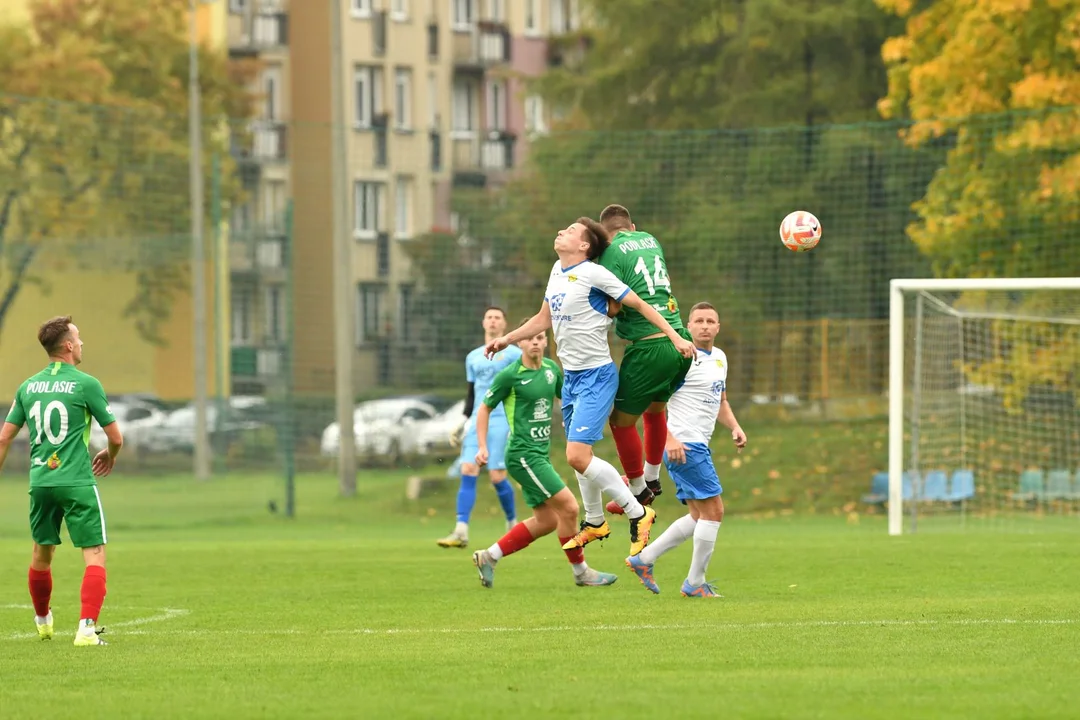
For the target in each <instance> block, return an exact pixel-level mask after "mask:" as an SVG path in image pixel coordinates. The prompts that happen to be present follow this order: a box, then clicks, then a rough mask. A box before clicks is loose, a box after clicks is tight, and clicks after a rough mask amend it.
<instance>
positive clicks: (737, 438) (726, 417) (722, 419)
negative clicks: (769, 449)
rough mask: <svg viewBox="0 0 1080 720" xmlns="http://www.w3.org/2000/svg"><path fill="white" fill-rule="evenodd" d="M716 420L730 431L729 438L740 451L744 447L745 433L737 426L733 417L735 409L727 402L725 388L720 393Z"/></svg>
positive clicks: (737, 423)
mask: <svg viewBox="0 0 1080 720" xmlns="http://www.w3.org/2000/svg"><path fill="white" fill-rule="evenodd" d="M716 422H718V423H720V424H721V425H723V426H724V427H726V428H727V429H728V430H730V431H731V439H732V441H733V442H734V443H735V447H736V448H738V450H739V452H742V449H743V448H744V447H746V433H745V432H743V429H742V427H740V426H739V421H738V420H736V419H735V411H734V410H732V409H731V405H729V404H728V401H727V391H726V390H725V391H724V392H723V393H721V394H720V410H719V411H718V412H717V413H716Z"/></svg>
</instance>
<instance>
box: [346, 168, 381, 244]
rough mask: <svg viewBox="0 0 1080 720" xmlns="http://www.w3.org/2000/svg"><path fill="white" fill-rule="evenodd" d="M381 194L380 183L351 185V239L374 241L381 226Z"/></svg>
mask: <svg viewBox="0 0 1080 720" xmlns="http://www.w3.org/2000/svg"><path fill="white" fill-rule="evenodd" d="M382 194H383V187H382V185H381V184H380V183H373V182H363V181H360V182H356V183H354V184H353V237H354V238H356V239H357V240H374V239H375V235H376V234H377V233H378V232H379V229H380V228H381V226H382Z"/></svg>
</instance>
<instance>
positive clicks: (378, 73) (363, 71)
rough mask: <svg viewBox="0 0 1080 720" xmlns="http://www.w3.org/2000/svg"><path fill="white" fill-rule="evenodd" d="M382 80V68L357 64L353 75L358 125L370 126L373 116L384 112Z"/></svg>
mask: <svg viewBox="0 0 1080 720" xmlns="http://www.w3.org/2000/svg"><path fill="white" fill-rule="evenodd" d="M382 80H383V76H382V68H377V67H371V66H368V65H357V66H356V70H355V73H354V75H353V93H354V95H355V114H356V116H355V123H356V127H358V128H364V129H366V128H370V127H371V120H372V117H374V116H375V115H378V114H379V113H381V112H382V97H383V93H382Z"/></svg>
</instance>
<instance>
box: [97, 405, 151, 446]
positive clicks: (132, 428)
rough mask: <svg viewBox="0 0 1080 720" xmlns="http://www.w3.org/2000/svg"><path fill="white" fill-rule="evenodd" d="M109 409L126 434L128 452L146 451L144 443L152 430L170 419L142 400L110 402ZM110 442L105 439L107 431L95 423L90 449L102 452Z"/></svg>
mask: <svg viewBox="0 0 1080 720" xmlns="http://www.w3.org/2000/svg"><path fill="white" fill-rule="evenodd" d="M109 408H110V409H111V410H112V413H113V416H114V417H115V418H116V421H117V422H118V423H120V431H121V432H122V433H123V434H124V446H125V448H126V449H127V450H128V451H136V452H137V451H139V450H142V449H145V447H144V441H145V439H146V435H147V433H148V432H150V431H151V428H155V427H160V426H161V425H164V424H165V421H166V419H168V413H166V412H165V411H164V410H162V409H161V408H160V407H158V406H157V405H154V404H150V403H148V402H145V401H142V400H112V399H110V400H109ZM108 444H109V441H108V440H107V439H106V437H105V431H104V430H102V429H101V426H100V425H98V423H97V422H96V421H95V422H94V423H93V424H92V425H91V427H90V447H91V448H93V449H94V450H101V449H103V448H105V447H107V446H108Z"/></svg>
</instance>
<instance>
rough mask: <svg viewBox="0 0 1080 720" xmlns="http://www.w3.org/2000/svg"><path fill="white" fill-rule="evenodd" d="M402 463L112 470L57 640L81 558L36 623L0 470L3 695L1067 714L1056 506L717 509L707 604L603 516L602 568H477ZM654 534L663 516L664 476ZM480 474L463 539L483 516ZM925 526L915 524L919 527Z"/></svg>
mask: <svg viewBox="0 0 1080 720" xmlns="http://www.w3.org/2000/svg"><path fill="white" fill-rule="evenodd" d="M402 479H403V474H401V473H396V474H395V473H384V474H377V475H372V476H370V477H369V478H367V479H366V480H364V481H362V483H361V492H360V494H359V495H358V497H356V498H355V499H349V500H340V499H338V498H337V497H336V485H335V482H334V480H333V479H332V478H329V477H325V476H323V477H319V476H310V477H302V478H300V480H299V483H298V508H299V514H298V517H297V518H296V519H293V520H289V519H286V518H283V517H281V516H280V515H274V514H271V513H270V512H268V511H267V500H268V499H270V498H278V499H279V500H280V496H281V490H280V483H279V481H277V480H272V479H270V478H266V477H244V476H235V477H232V478H230V479H228V480H219V481H214V482H212V483H209V484H205V485H200V484H198V483H196V482H194V481H191V480H190V479H185V478H182V477H178V478H159V479H135V478H109V479H106V480H105V481H103V482H102V494H103V497H104V500H105V503H106V512H107V517H108V520H109V541H110V545H109V550H108V552H109V595H108V598H107V600H106V606H105V610H104V613H103V617H102V624H104V625H105V626H106V627H107V628H108V632H107V634H106V637H107V639H108V640H109V641H110V644H109V646H108V647H104V648H78V649H77V648H74V647H73V646H72V645H71V636H72V633H73V631H74V626H75V622H76V620H77V614H78V602H79V597H78V595H79V589H78V582H79V579H80V577H81V572H82V570H81V560H80V558H79V556H78V553H77V552H76V551H75V550H74V549H73V548H71V546H70V545H65V546H64V547H62V548H61V549H60V552H59V553H58V559H57V563H56V566H55V571H54V572H55V578H56V588H55V591H54V597H53V607H54V613H55V615H56V618H57V623H58V625H57V629H58V636H57V638H56V639H54V640H53V641H51V642H41V641H39V640H37V639H36V638H35V637H34V636H33V632H34V628H33V619H32V611H31V610H30V609H29V598H28V595H27V591H26V575H25V568H26V565H27V560H28V556H29V540H28V538H27V537H26V534H27V531H26V520H25V514H26V489H25V485H24V482H23V481H21V480H19V479H16V478H10V477H7V478H4V479H3V480H2V481H0V568H2V573H0V678H2V682H0V717H3V718H5V720H14V719H15V718H30V717H40V716H42V715H43V714H44V713H45V712H46V710H45V708H49V709H51V710H50V712H52V711H57V710H58V709H61V708H62V709H65V712H66V713H67V714H70V715H72V716H77V717H80V718H94V717H102V718H106V717H108V718H115V717H125V718H128V717H130V718H139V717H147V718H149V717H153V718H172V717H177V718H179V717H182V718H202V717H223V718H248V717H259V718H268V717H280V718H296V717H308V718H322V717H363V718H384V717H385V718H477V717H496V716H503V717H505V716H509V715H511V714H520V716H522V717H529V718H547V717H552V718H565V717H571V716H573V715H575V714H578V715H580V714H584V713H602V714H604V715H609V714H611V713H617V714H618V715H619V716H623V717H628V718H633V717H676V716H681V717H715V716H717V715H723V716H726V717H790V718H803V717H805V718H839V717H852V718H866V717H920V718H924V717H925V718H932V717H957V718H959V717H963V718H971V717H979V718H991V717H1002V718H1016V717H1039V718H1050V717H1061V718H1065V717H1075V715H1076V707H1077V704H1078V702H1080V684H1078V683H1077V682H1076V679H1077V678H1078V677H1080V653H1077V651H1076V648H1077V647H1080V602H1078V600H1077V598H1078V597H1080V574H1078V573H1076V572H1075V571H1074V570H1073V569H1074V568H1076V567H1077V566H1078V565H1080V536H1078V535H1077V533H1076V532H1075V525H1076V519H1075V518H1048V519H1043V520H1042V521H1040V522H1032V523H1023V522H1015V523H1011V524H1009V525H1008V526H1007V527H1002V526H991V525H987V526H985V527H983V526H980V525H979V523H978V522H977V521H975V522H971V523H968V526H967V529H966V531H965V532H963V533H959V532H952V531H949V530H948V527H953V525H949V526H948V527H946V526H945V525H942V526H941V531H940V532H922V533H919V534H918V535H913V536H904V537H901V538H889V537H888V536H887V535H886V533H885V525H884V519H883V518H882V517H880V516H879V517H862V518H861V519H860V520H859V522H858V523H857V524H852V523H851V522H850V521H849V520H847V519H845V518H834V517H831V516H830V517H827V518H826V517H817V518H806V517H777V518H774V519H771V520H765V519H761V517H760V515H758V516H755V515H734V516H732V517H730V518H729V519H728V520H727V521H725V523H724V525H723V527H722V529H721V534H720V539H719V541H718V543H717V551H716V555H715V556H714V559H713V564H712V571H711V573H710V577H711V578H715V579H716V580H717V581H718V583H719V586H720V588H721V591H722V592H723V593H724V595H725V598H724V599H722V600H716V601H703V600H689V599H686V598H682V597H680V596H679V594H678V587H679V584H680V582H681V580H682V578H683V577H684V575H685V572H686V568H687V564H688V562H689V554H690V548H689V546H685V547H684V548H680V549H679V550H676V551H674V552H672V553H670V554H668V555H666V556H665V557H664V558H663V559H662V560H661V562H660V563H659V564H658V565H657V579H658V581H659V582H660V584H661V587H662V589H663V592H662V594H661V595H659V596H653V595H651V594H649V593H648V592H646V591H645V589H644V588H642V587H641V586H640V585H639V584H638V583H637V580H636V578H634V576H633V575H632V574H631V573H630V572H629V571H628V570H627V569H626V568H625V567H623V565H622V560H623V557H624V556H625V554H626V546H627V543H626V542H625V541H624V538H625V532H626V526H625V523H624V521H621V520H616V521H615V524H614V528H613V529H614V534H613V537H614V538H617V539H615V540H609V541H608V542H607V543H606V544H604V545H603V546H601V547H595V546H590V547H589V549H588V552H587V556H588V559H589V562H590V564H592V565H593V566H594V567H597V568H599V569H602V570H610V571H615V572H618V573H619V576H620V579H619V582H618V583H616V584H615V585H614V586H613V587H610V588H579V587H576V586H574V585H573V582H572V580H571V574H570V571H569V568H568V567H567V565H566V561H565V559H564V557H563V555H562V553H561V551H559V550H558V549H557V545H556V542H555V540H553V539H548V538H544V539H542V540H541V541H539V542H538V543H537V544H535V545H533V546H532V547H530V548H528V549H527V550H525V551H523V552H522V553H520V554H518V555H513V556H510V557H509V558H507V559H505V560H504V561H503V562H502V563H500V565H499V567H498V569H497V573H496V582H495V587H494V588H493V589H491V590H487V589H484V588H482V587H481V586H480V584H479V582H478V581H477V578H476V575H475V572H474V570H473V568H472V565H471V563H470V559H469V552H467V551H459V550H442V549H440V548H438V547H436V546H435V544H434V542H433V541H434V539H435V538H436V537H438V536H440V535H442V534H445V532H446V531H447V530H448V529H449V524H448V523H450V522H451V518H450V515H449V514H448V513H447V512H446V507H447V504H448V498H449V496H450V493H449V492H446V493H442V494H441V495H437V496H435V497H433V499H432V501H431V505H432V507H431V509H430V512H431V513H434V515H433V516H431V515H429V512H428V510H427V509H425V503H419V504H412V505H410V504H408V503H406V502H405V501H404V500H402V489H403V483H402ZM661 500H663V502H660V503H659V504H658V507H659V508H660V512H661V521H660V523H659V526H658V527H660V528H662V527H664V526H665V525H666V523H667V522H668V521H670V520H671V519H673V518H674V517H675V516H676V513H677V512H678V511H677V510H676V506H675V505H674V504H673V503H672V502H671V501H670V496H664V497H663V498H661ZM493 503H494V501H493V493H490V491H486V489H484V490H483V491H482V492H481V501H480V503H479V506H478V508H479V513H478V514H479V516H480V517H479V519H478V520H477V521H476V522H475V523H474V526H473V532H472V539H473V544H474V545H475V546H477V547H479V546H485V545H487V544H489V543H490V542H492V541H494V540H495V539H496V538H497V536H498V535H499V534H500V532H501V525H502V524H501V522H500V521H499V519H498V518H496V517H492V515H491V514H490V513H489V512H488V508H489V506H490V505H492V504H493ZM925 527H926V528H927V529H928V530H930V529H934V525H933V523H928V524H927V525H926V526H925Z"/></svg>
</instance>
